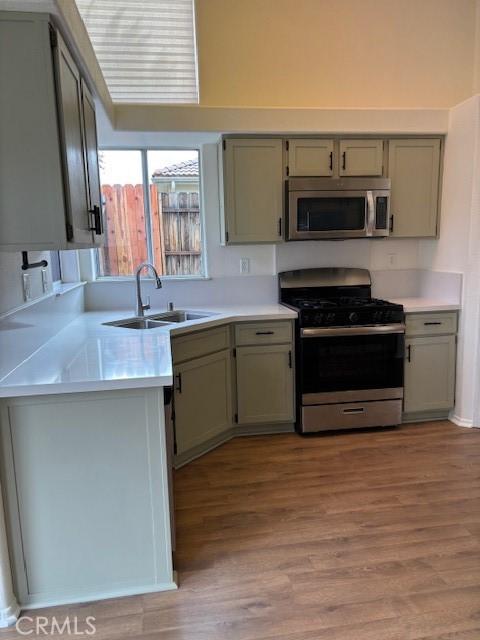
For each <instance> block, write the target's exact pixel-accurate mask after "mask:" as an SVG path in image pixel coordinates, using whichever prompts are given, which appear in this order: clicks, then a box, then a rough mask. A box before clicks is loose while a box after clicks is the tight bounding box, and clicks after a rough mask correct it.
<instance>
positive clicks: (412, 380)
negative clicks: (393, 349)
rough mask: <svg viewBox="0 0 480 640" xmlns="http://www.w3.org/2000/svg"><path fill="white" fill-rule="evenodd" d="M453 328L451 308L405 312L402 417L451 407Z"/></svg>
mask: <svg viewBox="0 0 480 640" xmlns="http://www.w3.org/2000/svg"><path fill="white" fill-rule="evenodd" d="M456 331H457V314H456V312H455V311H447V312H431V313H411V314H407V316H406V338H405V388H404V417H405V415H406V416H407V418H408V417H409V416H412V417H413V418H415V417H417V416H419V414H420V416H419V417H421V415H422V414H423V415H424V416H425V417H428V415H429V414H438V413H439V412H445V415H446V414H447V412H448V411H449V410H450V409H452V408H453V406H454V403H455V363H456V350H457V347H456Z"/></svg>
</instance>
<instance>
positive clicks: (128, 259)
mask: <svg viewBox="0 0 480 640" xmlns="http://www.w3.org/2000/svg"><path fill="white" fill-rule="evenodd" d="M199 178H200V175H199V153H198V150H197V149H191V150H186V149H182V150H179V149H162V150H154V149H149V150H143V149H142V150H131V149H128V150H127V149H123V150H104V151H101V152H100V179H101V183H102V197H103V210H104V229H105V246H104V247H102V248H101V249H98V275H99V276H113V277H115V276H124V277H125V276H132V275H133V274H134V273H135V269H136V267H137V266H138V265H139V264H140V263H141V262H144V261H145V260H148V261H149V262H152V263H153V264H154V265H155V267H156V269H157V271H158V273H159V274H160V275H164V276H201V275H203V273H204V269H203V260H202V225H201V212H200V179H199Z"/></svg>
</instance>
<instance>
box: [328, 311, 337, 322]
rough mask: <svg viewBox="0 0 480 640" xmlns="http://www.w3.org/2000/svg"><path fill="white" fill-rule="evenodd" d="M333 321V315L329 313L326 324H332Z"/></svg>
mask: <svg viewBox="0 0 480 640" xmlns="http://www.w3.org/2000/svg"><path fill="white" fill-rule="evenodd" d="M334 320H335V314H334V313H329V314H328V315H327V322H328V323H332V322H334Z"/></svg>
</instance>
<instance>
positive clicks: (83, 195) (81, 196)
mask: <svg viewBox="0 0 480 640" xmlns="http://www.w3.org/2000/svg"><path fill="white" fill-rule="evenodd" d="M54 52H55V61H56V76H57V100H58V113H59V120H60V133H61V137H62V143H63V144H62V147H63V166H64V178H65V195H66V205H67V221H68V225H67V236H68V240H69V241H71V242H72V243H74V244H75V245H85V246H91V245H92V232H91V230H90V227H91V222H90V215H89V212H88V205H89V203H88V180H87V173H86V167H85V149H84V136H83V114H82V93H81V82H80V73H79V70H78V67H77V65H76V64H75V62H74V60H73V58H72V56H71V55H70V52H69V51H68V49H67V47H66V45H65V43H64V41H63V40H62V38H61V37H60V35H57V45H56V47H55V49H54Z"/></svg>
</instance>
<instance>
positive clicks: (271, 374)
mask: <svg viewBox="0 0 480 640" xmlns="http://www.w3.org/2000/svg"><path fill="white" fill-rule="evenodd" d="M236 352H237V353H236V364H237V403H238V412H237V415H238V424H251V423H253V424H260V423H263V422H267V423H272V422H293V420H294V412H293V405H294V402H293V397H294V392H293V362H292V359H293V354H292V346H291V345H289V344H282V345H268V346H267V345H265V346H253V347H237V350H236Z"/></svg>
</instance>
